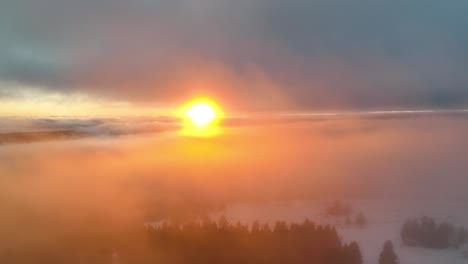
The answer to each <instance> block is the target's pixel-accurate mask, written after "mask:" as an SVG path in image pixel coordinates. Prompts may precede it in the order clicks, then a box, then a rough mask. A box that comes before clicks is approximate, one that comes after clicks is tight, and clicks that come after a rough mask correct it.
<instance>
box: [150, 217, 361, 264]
mask: <svg viewBox="0 0 468 264" xmlns="http://www.w3.org/2000/svg"><path fill="white" fill-rule="evenodd" d="M148 232H149V238H150V241H151V242H150V248H151V249H152V250H154V251H155V252H162V253H163V260H165V261H166V262H167V263H179V264H185V263H187V264H188V263H190V264H196V263H233V264H234V263H236V264H237V263H252V264H254V263H255V264H261V263H268V264H274V263H278V264H279V263H291V264H302V263H304V264H305V263H321V264H361V263H362V255H361V251H360V248H359V245H358V244H357V243H356V242H352V243H350V244H344V243H343V242H342V241H341V240H340V237H339V236H338V233H337V231H336V229H335V228H334V227H331V226H321V225H316V224H314V223H312V222H310V221H305V222H304V223H302V224H292V225H288V224H286V223H285V222H276V223H275V224H274V225H273V226H270V225H268V224H260V223H259V222H255V223H253V225H252V226H251V228H249V227H248V226H247V225H243V224H241V223H237V224H231V223H229V222H228V221H226V220H225V219H224V218H222V219H221V220H220V221H219V223H216V222H212V221H210V220H204V221H203V222H202V223H196V222H192V223H187V224H184V225H175V224H163V225H161V226H156V227H149V228H148Z"/></svg>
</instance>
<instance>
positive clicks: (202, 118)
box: [187, 102, 216, 127]
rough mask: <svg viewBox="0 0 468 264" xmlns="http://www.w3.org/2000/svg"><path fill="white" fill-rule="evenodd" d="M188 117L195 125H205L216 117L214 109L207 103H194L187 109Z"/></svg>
mask: <svg viewBox="0 0 468 264" xmlns="http://www.w3.org/2000/svg"><path fill="white" fill-rule="evenodd" d="M187 116H188V118H189V119H190V120H191V121H192V122H193V124H194V125H195V126H198V127H202V126H207V125H209V124H210V123H211V122H213V120H214V119H215V118H216V111H215V109H214V108H213V107H211V106H210V105H209V104H207V103H204V102H201V103H196V104H194V105H193V106H192V107H190V109H189V110H188V111H187Z"/></svg>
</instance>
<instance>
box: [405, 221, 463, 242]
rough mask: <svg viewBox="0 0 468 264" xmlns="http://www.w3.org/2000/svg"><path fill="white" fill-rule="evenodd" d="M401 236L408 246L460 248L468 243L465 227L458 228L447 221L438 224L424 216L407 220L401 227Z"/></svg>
mask: <svg viewBox="0 0 468 264" xmlns="http://www.w3.org/2000/svg"><path fill="white" fill-rule="evenodd" d="M401 238H402V240H403V243H404V244H405V245H407V246H417V247H425V248H435V249H445V248H458V247H459V246H461V245H463V244H465V243H466V240H467V232H466V230H465V228H463V227H459V228H456V227H455V226H454V225H452V224H450V223H447V222H444V223H441V224H437V223H436V221H435V220H434V219H433V218H430V217H427V216H424V217H421V219H419V220H418V219H409V220H407V221H406V222H405V223H404V225H403V227H402V229H401Z"/></svg>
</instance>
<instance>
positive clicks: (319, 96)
mask: <svg viewBox="0 0 468 264" xmlns="http://www.w3.org/2000/svg"><path fill="white" fill-rule="evenodd" d="M466 10H468V3H467V2H466V1H463V0H450V1H436V0H414V1H403V0H392V1H387V0H372V1H371V0H356V1H344V0H317V1H308V0H290V1H282V0H235V1H234V0H153V1H150V0H136V1H122V0H82V1H72V0H17V1H6V0H2V1H1V2H0V102H1V106H0V114H3V115H15V114H17V115H28V114H29V115H31V114H34V113H35V114H38V115H50V114H54V113H56V114H67V113H68V114H70V115H80V114H88V115H92V114H96V115H97V114H102V115H109V114H114V115H125V114H137V115H141V114H153V113H158V111H159V110H161V109H167V108H170V107H173V106H175V105H179V104H181V103H182V102H184V101H186V100H188V99H189V98H192V97H196V96H200V95H203V96H209V97H212V98H215V99H216V100H218V101H219V102H220V103H221V104H222V105H223V106H224V107H225V108H226V109H228V110H230V111H281V110H328V109H345V110H346V109H374V108H379V109H381V108H383V109H393V108H411V109H414V108H416V109H418V108H461V107H464V106H466V105H467V104H468V75H466V72H467V69H468V63H467V61H468V50H467V48H466V47H468V27H467V25H468V17H467V16H466Z"/></svg>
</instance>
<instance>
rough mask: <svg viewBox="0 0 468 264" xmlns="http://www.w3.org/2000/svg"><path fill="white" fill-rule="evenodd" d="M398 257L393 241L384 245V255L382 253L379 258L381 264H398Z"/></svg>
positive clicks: (388, 241)
mask: <svg viewBox="0 0 468 264" xmlns="http://www.w3.org/2000/svg"><path fill="white" fill-rule="evenodd" d="M398 263H399V261H398V257H397V255H396V254H395V251H394V250H393V244H392V241H390V240H387V241H386V242H385V244H384V247H383V249H382V253H380V257H379V264H398Z"/></svg>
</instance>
